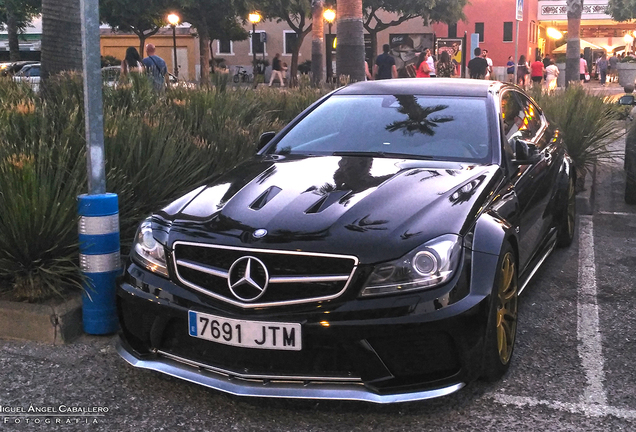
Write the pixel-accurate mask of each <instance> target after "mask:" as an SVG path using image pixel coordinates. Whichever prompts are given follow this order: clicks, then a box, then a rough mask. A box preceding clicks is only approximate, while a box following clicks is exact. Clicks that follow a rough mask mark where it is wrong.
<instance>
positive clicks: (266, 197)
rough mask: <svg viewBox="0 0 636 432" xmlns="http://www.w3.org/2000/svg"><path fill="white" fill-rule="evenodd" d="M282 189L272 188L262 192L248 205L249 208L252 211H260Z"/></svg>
mask: <svg viewBox="0 0 636 432" xmlns="http://www.w3.org/2000/svg"><path fill="white" fill-rule="evenodd" d="M281 190H282V189H281V188H279V187H278V186H272V187H270V188H269V189H267V190H266V191H265V192H263V193H262V194H261V195H260V196H259V197H258V198H256V199H255V200H254V202H253V203H252V204H250V208H251V209H252V210H260V209H262V208H263V207H265V204H267V203H268V202H270V201H271V200H272V199H273V198H274V197H275V196H276V195H278V193H279V192H280V191H281Z"/></svg>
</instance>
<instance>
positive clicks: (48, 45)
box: [41, 0, 82, 80]
mask: <svg viewBox="0 0 636 432" xmlns="http://www.w3.org/2000/svg"><path fill="white" fill-rule="evenodd" d="M80 10H81V9H80V1H79V0H42V56H41V59H42V69H41V74H42V79H43V80H46V79H47V78H48V77H49V76H51V75H55V74H58V73H60V72H62V71H69V70H78V71H80V70H82V22H81V14H80Z"/></svg>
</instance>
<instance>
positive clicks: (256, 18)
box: [248, 12, 261, 24]
mask: <svg viewBox="0 0 636 432" xmlns="http://www.w3.org/2000/svg"><path fill="white" fill-rule="evenodd" d="M248 19H249V20H250V22H251V23H252V24H258V23H259V22H261V14H259V13H258V12H252V13H251V14H249V15H248Z"/></svg>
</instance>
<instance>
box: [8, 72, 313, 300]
mask: <svg viewBox="0 0 636 432" xmlns="http://www.w3.org/2000/svg"><path fill="white" fill-rule="evenodd" d="M324 93H325V91H324V90H316V89H312V88H308V87H305V88H300V89H294V90H285V91H281V90H279V89H258V90H257V91H254V90H252V89H241V88H236V89H234V88H231V87H226V86H217V87H212V88H207V89H201V90H196V89H195V90H192V89H173V90H169V91H167V92H166V93H165V94H164V95H158V94H156V93H154V92H153V91H152V88H151V87H150V85H149V82H148V81H147V80H145V79H137V78H133V79H132V81H131V82H130V83H128V84H127V85H120V86H118V87H117V88H108V87H105V88H104V141H105V148H106V175H107V180H106V185H107V190H108V191H109V192H114V193H117V194H118V195H119V202H120V224H121V240H122V246H123V250H124V252H126V251H127V249H128V248H129V246H130V243H131V241H132V237H133V235H134V232H135V229H136V227H137V224H138V223H139V221H140V220H141V219H143V218H144V217H146V216H147V215H148V214H149V213H151V212H152V211H153V210H156V209H158V208H160V207H161V206H163V205H165V204H166V203H168V202H170V201H172V200H173V199H175V198H176V197H178V196H179V195H181V194H183V193H185V192H187V191H189V190H191V189H193V188H195V187H196V186H198V185H200V184H202V183H204V182H206V181H208V180H209V179H210V178H211V177H212V176H215V175H216V174H219V173H221V172H223V171H225V170H227V169H229V168H231V167H232V166H234V165H235V164H237V163H238V162H240V161H241V160H243V159H245V158H247V157H249V156H251V155H252V154H254V152H255V151H256V143H257V141H258V137H259V136H260V134H261V133H263V132H265V131H268V130H279V129H280V128H282V126H283V125H285V124H286V123H288V122H289V121H290V120H291V119H293V117H294V116H296V115H297V114H298V113H299V112H300V111H301V110H302V109H304V108H305V107H307V106H308V105H310V104H311V103H312V102H314V101H315V100H316V99H318V98H319V97H320V96H321V95H323V94H324ZM0 100H2V101H3V107H2V111H0V209H2V211H0V298H11V299H16V300H26V301H40V300H43V299H46V298H49V297H51V296H53V295H55V294H56V293H59V294H64V292H66V291H68V290H74V289H78V288H79V287H80V280H81V279H80V273H79V270H78V266H77V264H78V237H77V209H76V197H77V195H79V194H81V193H85V192H86V190H87V182H86V141H85V138H84V112H83V106H84V105H83V100H82V83H81V80H80V78H79V77H78V76H72V75H67V76H62V77H60V78H58V79H56V80H55V81H53V82H50V83H49V85H48V86H47V88H46V98H40V97H39V96H38V95H35V94H34V93H33V92H32V91H31V90H30V89H29V88H28V87H27V86H22V85H19V84H16V83H14V82H12V81H11V80H8V79H3V80H0Z"/></svg>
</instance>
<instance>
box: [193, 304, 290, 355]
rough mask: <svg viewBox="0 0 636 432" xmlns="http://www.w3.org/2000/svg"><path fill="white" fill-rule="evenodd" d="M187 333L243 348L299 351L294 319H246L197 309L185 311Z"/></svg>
mask: <svg viewBox="0 0 636 432" xmlns="http://www.w3.org/2000/svg"><path fill="white" fill-rule="evenodd" d="M188 324H189V325H188V328H189V333H190V336H193V337H196V338H200V339H206V340H209V341H212V342H218V343H220V344H224V345H232V346H238V347H244V348H260V349H272V350H288V351H300V350H301V349H302V337H301V326H300V324H298V323H281V322H265V321H247V320H236V319H231V318H224V317H219V316H215V315H210V314H206V313H201V312H195V311H189V312H188Z"/></svg>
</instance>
